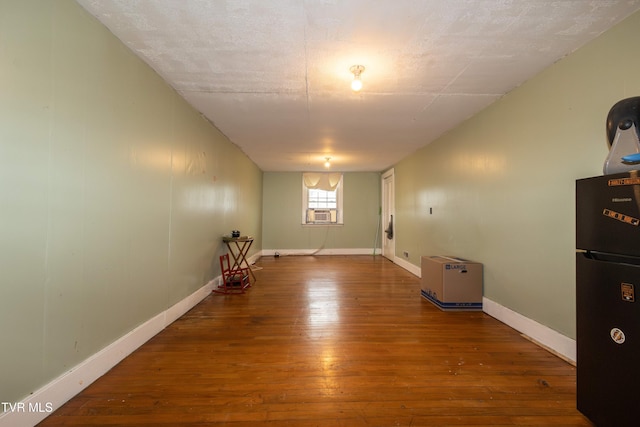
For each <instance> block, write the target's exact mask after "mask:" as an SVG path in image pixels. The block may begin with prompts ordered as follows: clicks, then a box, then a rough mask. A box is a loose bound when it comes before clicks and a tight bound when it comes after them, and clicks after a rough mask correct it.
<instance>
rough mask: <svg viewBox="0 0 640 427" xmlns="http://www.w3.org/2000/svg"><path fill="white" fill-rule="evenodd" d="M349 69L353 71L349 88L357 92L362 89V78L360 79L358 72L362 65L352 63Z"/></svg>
mask: <svg viewBox="0 0 640 427" xmlns="http://www.w3.org/2000/svg"><path fill="white" fill-rule="evenodd" d="M349 71H351V72H352V73H353V81H352V82H351V89H352V90H353V91H354V92H359V91H360V89H362V80H360V74H362V72H363V71H364V65H352V66H351V68H349Z"/></svg>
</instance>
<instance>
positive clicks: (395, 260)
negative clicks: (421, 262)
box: [393, 256, 422, 277]
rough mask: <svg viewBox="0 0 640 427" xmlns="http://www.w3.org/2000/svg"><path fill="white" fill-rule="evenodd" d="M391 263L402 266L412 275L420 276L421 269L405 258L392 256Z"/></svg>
mask: <svg viewBox="0 0 640 427" xmlns="http://www.w3.org/2000/svg"><path fill="white" fill-rule="evenodd" d="M393 263H394V264H398V266H400V267H402V268H404V269H405V270H407V271H408V272H409V273H411V274H413V275H414V276H417V277H422V269H421V268H420V267H418V266H415V265H413V264H411V263H410V262H409V261H407V260H406V259H402V258H399V257H397V256H396V257H394V258H393Z"/></svg>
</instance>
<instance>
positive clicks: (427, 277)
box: [420, 256, 482, 311]
mask: <svg viewBox="0 0 640 427" xmlns="http://www.w3.org/2000/svg"><path fill="white" fill-rule="evenodd" d="M421 268H422V290H421V292H420V293H421V295H422V296H423V297H424V298H425V299H427V300H428V301H431V302H432V303H433V304H435V305H436V306H437V307H438V308H440V309H441V310H456V311H459V310H482V264H480V263H477V262H473V261H469V260H465V259H462V258H455V257H449V256H423V257H422V258H421Z"/></svg>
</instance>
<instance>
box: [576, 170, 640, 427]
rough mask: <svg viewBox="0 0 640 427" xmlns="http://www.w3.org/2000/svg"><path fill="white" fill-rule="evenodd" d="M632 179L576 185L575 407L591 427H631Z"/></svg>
mask: <svg viewBox="0 0 640 427" xmlns="http://www.w3.org/2000/svg"><path fill="white" fill-rule="evenodd" d="M639 203H640V174H638V172H630V173H623V174H616V175H606V176H599V177H594V178H587V179H581V180H578V181H576V230H577V232H576V243H577V249H579V251H578V252H577V253H576V314H577V322H576V323H577V339H576V343H577V407H578V410H579V411H580V412H582V413H583V414H584V415H586V416H587V418H589V419H590V420H591V421H592V422H594V423H595V424H596V425H597V426H601V427H604V426H615V427H623V426H637V425H638V415H637V413H636V411H635V410H634V407H635V406H636V405H638V403H639V399H640V305H639V304H640V205H639Z"/></svg>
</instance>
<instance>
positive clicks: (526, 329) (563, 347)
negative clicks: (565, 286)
mask: <svg viewBox="0 0 640 427" xmlns="http://www.w3.org/2000/svg"><path fill="white" fill-rule="evenodd" d="M482 311H484V312H485V313H487V314H488V315H489V316H491V317H494V318H496V319H498V320H499V321H501V322H502V323H504V324H506V325H508V326H510V327H512V328H513V329H515V330H516V331H518V332H521V333H522V334H524V335H526V336H527V337H528V338H529V339H531V340H532V341H533V342H534V343H536V344H539V345H541V346H542V347H545V348H547V349H548V350H550V351H551V352H553V353H557V355H558V356H559V357H561V358H563V359H566V360H567V361H569V362H571V363H573V364H575V363H576V359H577V353H576V341H575V340H574V339H571V338H569V337H567V336H565V335H562V334H561V333H559V332H557V331H554V330H553V329H551V328H549V327H547V326H544V325H542V324H540V323H538V322H536V321H535V320H532V319H529V318H528V317H525V316H523V315H522V314H519V313H516V312H515V311H513V310H511V309H509V308H507V307H504V306H502V305H500V304H498V303H497V302H494V301H492V300H490V299H489V298H486V297H484V298H482Z"/></svg>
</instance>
